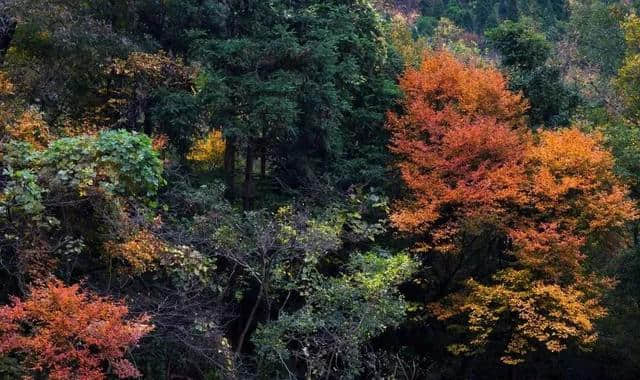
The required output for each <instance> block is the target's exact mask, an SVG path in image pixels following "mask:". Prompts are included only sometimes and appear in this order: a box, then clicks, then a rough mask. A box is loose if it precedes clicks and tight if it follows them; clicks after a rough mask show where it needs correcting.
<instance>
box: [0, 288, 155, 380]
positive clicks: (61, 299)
mask: <svg viewBox="0 0 640 380" xmlns="http://www.w3.org/2000/svg"><path fill="white" fill-rule="evenodd" d="M128 313H129V311H128V308H127V307H126V306H125V305H124V304H123V303H121V302H114V301H111V300H109V299H107V298H103V297H99V296H96V295H94V294H92V293H89V292H81V291H80V287H79V286H78V285H72V286H69V287H67V286H65V285H64V284H62V283H61V282H60V281H57V280H52V281H49V282H48V283H47V284H44V285H42V286H39V287H34V288H32V289H31V294H30V295H29V297H28V298H26V299H25V300H20V299H18V298H14V299H13V301H12V304H11V305H10V306H4V307H2V308H1V309H0V337H1V338H2V339H1V341H2V344H1V345H0V355H3V356H5V355H13V354H21V356H22V359H21V362H22V365H23V366H24V367H25V368H26V370H27V371H28V373H29V378H38V377H41V376H46V377H47V378H50V379H106V378H107V374H108V373H111V374H114V375H115V376H116V377H118V378H129V377H139V376H140V372H138V370H137V369H136V368H135V367H134V365H133V364H132V363H131V362H130V361H128V360H127V359H125V358H124V357H125V355H126V353H127V351H128V350H129V349H130V348H132V347H134V346H136V345H137V344H138V342H139V341H140V339H141V338H142V337H143V336H144V335H146V334H147V333H149V332H150V331H151V330H152V329H153V326H152V325H151V324H150V323H149V318H148V317H146V316H141V317H138V318H130V317H128V316H127V315H128ZM107 371H108V372H107Z"/></svg>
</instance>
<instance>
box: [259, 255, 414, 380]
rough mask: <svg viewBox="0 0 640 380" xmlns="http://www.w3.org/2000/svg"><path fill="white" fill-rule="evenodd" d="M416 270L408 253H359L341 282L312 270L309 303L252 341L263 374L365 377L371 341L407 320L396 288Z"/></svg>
mask: <svg viewBox="0 0 640 380" xmlns="http://www.w3.org/2000/svg"><path fill="white" fill-rule="evenodd" d="M415 269H416V264H415V262H413V260H412V259H411V258H410V257H409V256H408V255H407V254H402V253H401V254H397V255H394V256H390V257H384V256H381V255H379V254H377V253H374V252H370V253H366V254H356V255H354V256H353V257H352V258H351V261H350V262H349V263H348V264H347V265H346V268H345V273H344V274H343V275H342V276H340V277H338V278H330V277H329V278H328V277H326V276H323V275H321V274H320V273H317V272H316V271H315V270H314V269H310V274H309V279H308V281H306V282H307V283H306V284H303V286H304V287H305V290H304V294H306V298H307V299H306V302H305V305H304V306H303V307H302V308H301V309H299V310H297V311H295V312H293V313H290V314H289V313H287V314H283V315H280V316H279V318H278V319H277V320H274V321H269V322H266V323H264V324H261V325H260V326H259V327H258V329H257V331H256V334H255V335H254V337H253V342H254V343H255V344H256V345H257V355H258V358H259V360H260V362H259V363H260V368H259V369H260V373H261V375H263V376H268V377H276V376H277V377H283V376H289V377H294V376H295V375H296V374H298V375H302V376H306V377H309V376H313V377H333V376H337V377H340V378H343V379H353V378H357V376H358V375H362V374H363V373H364V361H365V360H364V357H365V350H366V348H365V344H366V342H368V341H370V340H371V339H373V338H375V337H376V336H378V335H380V334H382V333H383V332H384V331H385V330H386V329H388V328H393V327H396V326H398V325H399V324H400V322H401V321H402V320H403V318H404V315H405V310H406V308H407V305H406V303H405V301H404V298H403V297H402V295H400V294H399V292H398V289H397V286H398V285H399V284H401V283H403V282H404V281H407V280H408V278H409V277H410V276H411V274H412V273H413V272H414V271H415Z"/></svg>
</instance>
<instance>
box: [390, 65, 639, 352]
mask: <svg viewBox="0 0 640 380" xmlns="http://www.w3.org/2000/svg"><path fill="white" fill-rule="evenodd" d="M400 84H401V87H402V89H403V90H404V93H405V99H404V101H403V103H402V106H403V108H404V113H403V114H401V115H398V114H394V113H390V114H389V118H388V126H389V129H390V130H391V132H392V141H391V146H390V149H391V150H392V151H393V152H394V153H396V154H397V156H398V157H399V162H398V168H399V169H400V172H401V175H402V178H403V180H404V183H405V184H406V187H407V189H408V191H409V192H410V194H411V199H409V200H405V201H402V202H399V203H398V204H397V205H396V207H395V210H394V212H393V213H392V215H391V219H392V221H393V223H394V225H395V226H396V227H397V228H398V229H399V230H400V231H403V232H406V233H409V234H411V235H413V236H414V237H415V238H416V240H417V241H418V244H417V246H416V250H417V251H422V252H432V253H439V254H445V255H461V254H466V255H469V254H470V255H479V254H486V253H487V251H486V250H480V249H478V247H479V245H478V244H477V242H476V244H469V243H468V240H465V239H463V238H462V236H463V235H466V236H468V235H475V236H477V237H480V235H481V231H482V230H486V229H487V228H490V229H492V230H493V231H494V233H496V234H498V235H502V236H503V239H502V240H504V241H506V242H507V243H506V244H504V245H505V247H501V248H497V247H494V249H499V250H501V252H497V253H496V252H493V254H495V255H497V256H499V257H500V256H502V257H503V258H502V259H501V260H500V263H501V264H500V265H498V266H497V267H496V268H494V272H493V275H491V276H489V277H488V278H487V276H484V278H480V279H474V278H473V274H471V275H470V277H468V278H466V280H464V281H462V283H461V284H460V285H461V286H459V287H458V289H459V290H458V291H454V292H453V293H451V294H449V295H448V296H446V297H445V298H444V299H439V300H435V302H433V303H432V304H430V305H429V309H430V310H431V311H432V312H433V314H434V315H435V316H436V317H437V318H438V319H441V320H449V319H453V318H457V319H458V320H459V321H460V320H461V321H463V323H464V325H465V326H466V327H467V329H466V330H467V333H468V339H467V340H466V341H465V342H463V343H461V344H455V345H452V346H451V347H450V350H451V351H452V352H454V353H456V354H474V353H477V352H480V351H482V350H483V348H484V347H485V346H486V345H487V344H488V343H489V342H490V341H493V340H496V339H497V340H500V339H498V338H497V337H500V336H501V337H507V338H506V340H504V344H503V348H502V351H503V355H502V357H501V360H502V361H503V362H505V363H508V364H518V363H521V362H522V361H524V360H526V358H527V355H528V354H530V353H531V352H534V351H537V350H539V349H541V348H544V349H546V350H548V351H551V352H558V351H562V350H564V349H566V348H567V347H568V345H569V344H572V343H576V344H578V345H588V344H591V343H592V342H593V341H594V340H595V339H596V338H597V333H596V331H595V327H594V323H593V322H594V321H595V320H596V319H598V318H601V317H603V316H604V315H606V309H605V308H604V307H603V306H602V305H601V304H600V300H601V298H602V294H603V292H604V291H605V290H606V289H607V288H609V287H611V286H612V284H613V281H612V280H611V279H608V278H606V277H602V276H598V275H596V274H594V273H590V272H589V271H587V270H586V269H585V268H584V265H583V264H584V261H585V259H586V257H587V255H588V254H589V253H590V252H592V251H598V252H601V253H607V252H612V251H614V250H615V249H616V243H624V237H625V235H624V227H625V225H626V224H627V223H628V222H629V221H631V220H633V219H635V218H636V217H637V212H636V210H635V207H634V205H633V203H632V202H631V201H630V200H629V199H628V190H627V188H626V187H625V186H624V185H623V184H622V183H621V182H620V181H619V180H618V179H617V178H616V176H615V175H614V172H613V164H614V160H613V157H612V155H611V154H610V153H609V152H608V151H607V150H605V149H604V148H603V147H602V138H601V137H600V136H599V135H597V134H585V133H583V132H581V131H579V130H578V129H576V128H571V129H566V130H558V131H542V132H540V133H531V132H529V131H527V130H526V129H525V128H524V127H523V125H524V124H523V121H524V116H523V115H524V112H525V110H526V109H527V103H526V101H525V100H523V99H522V97H521V96H520V95H519V94H514V93H512V92H510V91H509V90H508V89H507V88H506V82H505V79H504V78H503V77H502V76H501V74H500V73H499V72H497V71H495V70H494V69H492V68H481V67H480V68H479V67H473V66H470V65H464V64H462V63H460V62H458V61H456V60H455V59H454V58H453V57H452V56H451V55H449V54H447V53H432V54H429V55H426V56H425V58H424V61H423V63H422V65H421V66H420V68H419V69H408V70H407V72H406V73H405V75H404V76H403V77H402V78H401V80H400ZM479 225H480V226H482V227H481V228H478V226H479ZM613 236H616V237H617V239H613ZM474 241H476V240H474ZM605 242H606V244H605ZM617 247H619V245H618V246H617Z"/></svg>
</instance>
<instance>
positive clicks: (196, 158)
mask: <svg viewBox="0 0 640 380" xmlns="http://www.w3.org/2000/svg"><path fill="white" fill-rule="evenodd" d="M224 149H225V142H224V138H223V137H222V132H220V131H211V132H209V133H208V134H207V135H206V136H204V137H203V138H202V139H199V140H196V142H195V143H194V144H193V146H192V147H191V149H190V150H189V153H188V154H187V159H188V160H189V161H191V162H194V163H195V165H196V166H197V167H199V168H201V169H205V170H211V169H214V168H219V167H221V166H222V164H223V160H224Z"/></svg>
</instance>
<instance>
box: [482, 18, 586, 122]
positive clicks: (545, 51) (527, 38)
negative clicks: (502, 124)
mask: <svg viewBox="0 0 640 380" xmlns="http://www.w3.org/2000/svg"><path fill="white" fill-rule="evenodd" d="M486 36H487V38H488V39H489V41H490V42H491V45H492V46H493V47H494V48H495V49H496V50H497V51H498V52H499V53H500V54H501V55H502V59H503V61H502V63H503V65H504V66H505V68H506V69H507V72H508V74H509V82H510V88H511V89H513V90H516V91H522V92H523V93H524V95H525V96H526V97H527V98H528V99H529V101H530V102H531V108H530V110H529V117H530V122H531V125H532V126H533V127H539V126H541V125H546V126H548V127H557V126H563V125H568V124H569V120H570V118H571V114H572V112H573V109H574V108H575V107H576V106H577V105H578V101H579V99H578V97H577V95H576V94H575V93H574V91H572V90H571V89H569V88H567V87H566V86H565V85H564V84H563V82H562V79H561V77H560V70H559V69H558V68H557V67H554V66H551V65H550V64H549V63H547V60H548V58H549V56H550V54H551V45H550V44H549V42H548V41H547V40H546V38H545V36H544V35H543V34H541V33H538V32H536V31H535V30H534V29H533V27H532V26H530V25H527V24H526V23H525V22H523V21H520V22H513V21H505V22H503V23H502V24H500V25H499V26H498V27H496V28H494V29H491V30H489V31H487V33H486Z"/></svg>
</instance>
